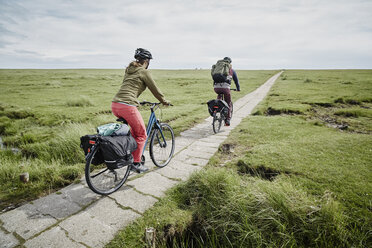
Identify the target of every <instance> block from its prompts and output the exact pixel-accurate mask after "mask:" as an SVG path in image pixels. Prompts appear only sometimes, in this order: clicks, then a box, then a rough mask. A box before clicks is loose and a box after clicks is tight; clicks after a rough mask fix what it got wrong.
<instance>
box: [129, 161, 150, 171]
mask: <svg viewBox="0 0 372 248" xmlns="http://www.w3.org/2000/svg"><path fill="white" fill-rule="evenodd" d="M130 169H131V170H132V171H134V172H137V173H143V172H146V171H148V170H149V168H147V167H146V166H144V165H142V164H141V163H133V164H132V166H131V168H130Z"/></svg>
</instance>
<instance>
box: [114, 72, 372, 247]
mask: <svg viewBox="0 0 372 248" xmlns="http://www.w3.org/2000/svg"><path fill="white" fill-rule="evenodd" d="M371 76H372V71H371V70H361V71H286V72H285V73H284V74H282V76H281V78H280V79H279V80H278V81H277V82H276V84H275V85H274V86H273V88H272V90H271V92H270V93H269V95H268V97H267V98H266V99H265V100H264V101H263V102H262V103H261V104H260V105H259V106H258V107H257V108H256V111H255V112H256V115H253V116H251V117H249V118H247V119H245V120H244V121H243V122H242V123H241V124H240V125H239V126H238V127H237V128H236V129H234V130H233V131H232V132H231V134H230V136H229V138H228V139H227V140H226V141H225V142H224V144H222V146H221V149H220V152H219V153H217V154H216V155H215V156H214V157H213V158H212V159H211V160H210V162H209V164H208V165H207V167H206V168H205V169H204V170H202V171H201V172H198V173H195V174H193V175H192V176H191V178H190V179H189V180H188V181H186V182H184V183H181V184H180V185H178V186H177V187H175V188H173V189H171V190H170V191H169V192H168V194H167V196H166V197H165V198H164V199H161V200H160V201H159V202H158V203H157V204H156V205H155V207H154V208H152V209H150V210H148V211H147V212H146V213H145V214H144V215H143V217H141V218H140V219H138V220H137V221H135V222H134V223H133V224H132V225H129V226H128V227H127V228H125V229H124V230H122V231H121V232H120V233H119V234H118V235H117V236H116V238H115V239H114V240H113V241H112V242H111V243H110V244H108V245H107V247H110V248H114V247H143V246H144V241H143V232H144V230H145V228H146V227H150V226H151V227H155V228H156V230H157V231H158V236H157V237H158V239H157V247H370V245H371V243H372V236H371V231H370V230H372V222H371V220H372V214H371V192H370V189H371V188H372V183H371V182H372V172H371V171H372V170H371V165H372V157H371V150H372V143H371V128H370V127H371V109H370V108H371V106H370V101H369V100H368V97H369V93H370V92H371V90H372V89H371V87H372V84H371V78H372V77H371ZM345 82H346V83H345ZM341 98H342V99H349V100H348V101H340V100H337V99H341ZM356 103H358V104H356ZM351 105H352V106H351ZM269 108H271V109H275V110H276V111H277V112H276V113H275V114H273V113H272V112H271V113H270V111H268V109H269ZM348 109H353V111H354V110H355V111H360V113H363V114H356V115H346V114H340V113H342V112H341V111H343V110H348ZM284 110H286V111H284ZM342 125H346V126H347V128H345V127H343V126H342ZM169 230H170V231H169Z"/></svg>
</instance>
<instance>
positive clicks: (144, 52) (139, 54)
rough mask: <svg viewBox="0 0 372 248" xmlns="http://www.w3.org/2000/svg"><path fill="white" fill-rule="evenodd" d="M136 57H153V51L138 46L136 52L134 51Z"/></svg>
mask: <svg viewBox="0 0 372 248" xmlns="http://www.w3.org/2000/svg"><path fill="white" fill-rule="evenodd" d="M134 58H135V59H152V55H151V53H150V52H149V51H148V50H146V49H144V48H137V50H136V52H135V53H134Z"/></svg>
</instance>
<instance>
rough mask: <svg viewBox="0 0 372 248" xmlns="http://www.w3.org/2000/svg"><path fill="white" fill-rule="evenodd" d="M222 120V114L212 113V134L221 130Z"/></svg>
mask: <svg viewBox="0 0 372 248" xmlns="http://www.w3.org/2000/svg"><path fill="white" fill-rule="evenodd" d="M222 119H224V118H223V114H222V113H221V112H214V113H213V122H212V126H213V132H214V133H218V132H219V131H220V129H221V124H222Z"/></svg>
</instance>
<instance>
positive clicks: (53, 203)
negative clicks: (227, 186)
mask: <svg viewBox="0 0 372 248" xmlns="http://www.w3.org/2000/svg"><path fill="white" fill-rule="evenodd" d="M33 207H34V208H36V209H37V210H38V211H39V212H40V213H42V214H44V215H50V216H53V217H54V218H56V219H64V218H66V217H68V216H70V215H72V214H74V213H77V212H79V211H80V210H81V207H80V206H79V205H78V204H76V203H74V202H72V201H70V200H69V198H68V197H66V195H64V194H56V193H54V194H51V195H48V196H46V197H42V198H40V199H37V200H36V201H34V202H33Z"/></svg>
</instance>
